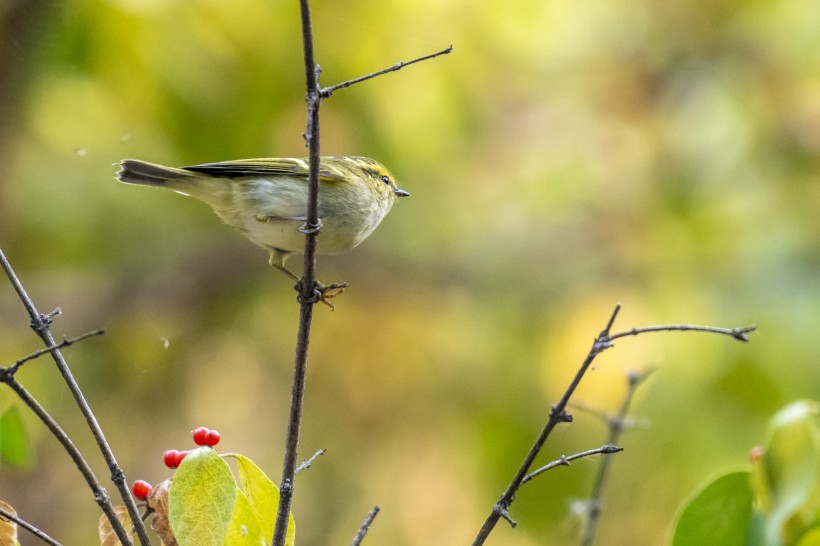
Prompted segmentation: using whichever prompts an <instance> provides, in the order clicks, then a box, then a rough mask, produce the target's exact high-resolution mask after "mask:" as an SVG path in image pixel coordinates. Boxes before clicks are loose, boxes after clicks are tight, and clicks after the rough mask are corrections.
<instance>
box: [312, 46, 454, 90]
mask: <svg viewBox="0 0 820 546" xmlns="http://www.w3.org/2000/svg"><path fill="white" fill-rule="evenodd" d="M452 50H453V46H452V44H451V45H450V46H448V47H446V48H444V49H442V50H441V51H437V52H435V53H431V54H430V55H425V56H423V57H419V58H417V59H413V60H412V61H399V62H397V63H396V64H394V65H393V66H391V67H388V68H385V69H383V70H379V71H377V72H373V73H370V74H368V75H366V76H361V77H359V78H354V79H352V80H347V81H345V82H342V83H337V84H336V85H331V86H330V87H325V88H323V89H322V90H321V91H320V94H321V96H322V98H323V99H326V98H328V97H329V96H330V95H332V94H333V93H334V92H335V91H338V90H339V89H344V88H345V87H350V86H351V85H355V84H357V83H361V82H364V81H367V80H370V79H373V78H376V77H378V76H381V75H383V74H389V73H390V72H396V71H397V70H401V69H402V68H404V67H405V66H410V65H411V64H415V63H419V62H421V61H426V60H428V59H434V58H436V57H438V56H440V55H447V54H448V53H450V52H451V51H452Z"/></svg>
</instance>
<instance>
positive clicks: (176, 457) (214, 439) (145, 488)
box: [131, 427, 222, 500]
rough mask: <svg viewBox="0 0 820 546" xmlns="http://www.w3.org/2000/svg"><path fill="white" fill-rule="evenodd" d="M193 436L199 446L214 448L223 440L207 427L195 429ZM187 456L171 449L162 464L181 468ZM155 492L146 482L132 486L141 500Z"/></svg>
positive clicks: (163, 458)
mask: <svg viewBox="0 0 820 546" xmlns="http://www.w3.org/2000/svg"><path fill="white" fill-rule="evenodd" d="M191 434H192V435H193V437H194V443H195V444H196V445H198V446H208V447H214V446H215V445H216V444H218V443H219V440H221V439H222V438H221V436H220V434H219V432H218V431H216V430H212V429H209V428H207V427H198V428H195V429H194V430H192V431H191ZM186 455H188V451H187V450H183V451H177V450H176V449H169V450H167V451H165V452H163V454H162V462H163V463H165V466H167V467H168V468H179V465H180V464H182V460H183V459H185V456H186ZM153 490H154V488H153V487H151V484H150V483H148V482H146V481H145V480H137V481H135V482H134V485H132V486H131V492H132V493H133V494H134V497H136V498H137V499H139V500H146V499H147V498H148V497H149V496H150V495H151V492H152V491H153Z"/></svg>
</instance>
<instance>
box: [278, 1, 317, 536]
mask: <svg viewBox="0 0 820 546" xmlns="http://www.w3.org/2000/svg"><path fill="white" fill-rule="evenodd" d="M299 6H300V9H301V15H302V47H303V49H304V57H305V80H306V86H307V130H306V132H305V140H306V141H307V145H308V149H309V152H308V161H309V168H310V175H309V181H308V184H309V189H308V210H307V221H306V222H305V226H304V228H303V230H304V232H305V261H304V272H303V274H302V279H301V281H300V282H299V283H298V285H297V286H298V290H299V302H300V304H301V310H300V313H299V332H298V334H297V338H296V357H295V362H294V365H293V386H292V390H291V405H290V417H289V419H288V431H287V438H286V440H285V460H284V462H283V464H282V481H281V484H280V488H279V506H278V508H277V511H276V524H275V526H274V530H273V546H283V545H284V543H285V537H286V536H287V529H288V521H289V516H290V507H291V503H292V500H293V477H294V475H295V473H296V458H297V456H298V448H299V429H300V426H301V422H302V405H303V402H304V395H305V378H306V375H307V356H308V346H309V344H310V327H311V322H312V320H313V305H314V304H315V303H316V301H317V298H316V294H315V290H316V286H315V285H316V236H317V235H318V233H319V229H320V227H321V224H320V222H319V212H318V200H319V104H320V102H321V97H320V95H319V74H318V67H317V66H316V61H315V60H314V56H313V31H312V29H311V22H310V7H309V5H308V0H299Z"/></svg>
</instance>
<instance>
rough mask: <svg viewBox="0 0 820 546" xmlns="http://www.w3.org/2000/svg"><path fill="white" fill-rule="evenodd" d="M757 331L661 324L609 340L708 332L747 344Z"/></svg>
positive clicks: (620, 333)
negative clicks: (655, 334)
mask: <svg viewBox="0 0 820 546" xmlns="http://www.w3.org/2000/svg"><path fill="white" fill-rule="evenodd" d="M755 330H757V326H755V325H752V326H743V327H740V328H718V327H716V326H700V325H697V324H659V325H657V326H644V327H643V328H632V329H631V330H627V331H625V332H619V333H617V334H613V335H612V336H610V338H609V340H610V341H614V340H616V339H618V338H621V337H627V336H637V335H638V334H645V333H647V332H674V331H679V332H687V331H690V332H707V333H710V334H721V335H724V336H729V337H732V338H734V339H736V340H738V341H742V342H744V343H747V342H748V341H749V335H748V334H750V333H752V332H754V331H755Z"/></svg>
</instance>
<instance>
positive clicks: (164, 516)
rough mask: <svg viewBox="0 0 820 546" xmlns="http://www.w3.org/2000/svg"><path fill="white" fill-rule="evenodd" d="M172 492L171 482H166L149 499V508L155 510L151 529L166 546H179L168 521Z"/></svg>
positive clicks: (157, 487)
mask: <svg viewBox="0 0 820 546" xmlns="http://www.w3.org/2000/svg"><path fill="white" fill-rule="evenodd" d="M170 492H171V480H165V481H164V482H162V483H161V484H159V485H157V486H156V487H155V488H154V491H153V492H152V493H151V496H149V497H148V506H149V508H151V509H153V510H154V517H153V519H152V521H151V529H153V530H154V531H156V532H157V536H158V537H159V538H160V540H161V541H162V543H163V544H164V545H165V546H177V539H176V537H174V533H173V531H171V522H170V521H168V494H169V493H170Z"/></svg>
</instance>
